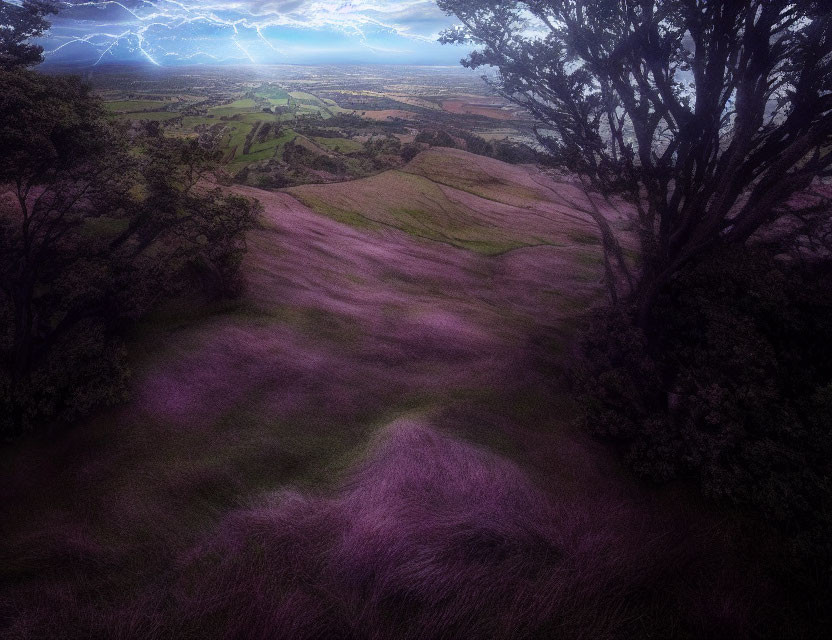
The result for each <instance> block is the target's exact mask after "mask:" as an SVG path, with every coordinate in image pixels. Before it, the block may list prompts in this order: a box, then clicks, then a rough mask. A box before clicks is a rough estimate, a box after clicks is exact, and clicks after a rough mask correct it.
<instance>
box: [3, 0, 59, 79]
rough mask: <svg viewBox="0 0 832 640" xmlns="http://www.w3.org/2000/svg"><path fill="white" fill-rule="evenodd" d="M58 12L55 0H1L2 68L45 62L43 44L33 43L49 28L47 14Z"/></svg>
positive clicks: (28, 65)
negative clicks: (16, 1)
mask: <svg viewBox="0 0 832 640" xmlns="http://www.w3.org/2000/svg"><path fill="white" fill-rule="evenodd" d="M55 13H58V5H57V4H56V3H55V2H52V1H51V0H23V2H22V3H21V4H19V5H17V4H12V3H11V2H7V1H6V0H0V69H12V68H15V67H30V66H32V65H35V64H38V63H39V62H42V61H43V47H41V46H38V45H36V44H31V43H29V40H30V39H31V38H37V37H38V36H41V35H43V33H44V32H45V31H47V30H48V29H49V22H48V21H47V20H46V16H48V15H51V14H55Z"/></svg>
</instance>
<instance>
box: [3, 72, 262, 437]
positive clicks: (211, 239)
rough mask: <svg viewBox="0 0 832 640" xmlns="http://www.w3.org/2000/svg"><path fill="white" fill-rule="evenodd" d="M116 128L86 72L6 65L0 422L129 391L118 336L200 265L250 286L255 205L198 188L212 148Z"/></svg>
mask: <svg viewBox="0 0 832 640" xmlns="http://www.w3.org/2000/svg"><path fill="white" fill-rule="evenodd" d="M148 131H149V133H147V132H136V131H131V133H132V134H133V136H134V139H133V145H134V151H132V152H131V151H129V150H128V140H127V134H128V132H126V131H124V130H121V129H119V128H116V127H114V126H111V125H110V123H109V121H108V120H107V119H106V117H105V116H104V112H103V110H102V107H101V105H100V103H99V101H98V100H97V99H96V98H95V97H94V96H92V95H91V94H90V92H89V90H88V89H87V88H86V87H85V86H83V85H82V84H81V83H80V82H79V81H78V80H77V79H76V78H65V77H64V78H50V77H47V76H43V75H39V74H35V73H31V72H27V71H13V72H0V147H2V148H3V149H4V154H3V156H2V158H0V319H2V321H3V324H2V330H0V402H2V410H0V415H2V421H1V422H0V431H2V432H4V433H5V434H9V433H18V432H20V431H22V430H26V429H30V428H33V427H34V426H36V425H37V424H41V423H42V422H43V421H45V420H46V419H48V418H52V417H57V416H60V417H62V418H67V419H71V418H73V417H75V416H76V415H77V414H79V413H81V412H83V411H86V410H88V409H90V408H92V406H94V405H96V404H98V403H99V402H100V401H105V400H106V401H114V400H116V399H118V398H119V397H120V396H121V392H122V390H123V381H124V379H125V375H126V372H125V365H124V358H123V349H122V348H121V347H120V346H119V341H118V339H117V334H118V332H119V330H120V329H121V327H123V325H124V323H125V321H127V320H130V319H135V318H137V317H139V316H140V315H141V314H143V313H145V312H146V311H147V310H148V309H150V308H151V307H152V306H153V305H154V304H155V303H156V302H157V301H158V300H159V299H160V298H161V296H163V295H164V294H166V293H171V292H173V291H175V290H176V288H177V287H182V286H184V284H185V281H184V278H185V274H186V273H188V272H194V271H195V272H197V273H198V274H199V275H200V277H201V279H202V281H203V282H208V283H210V285H211V287H212V289H213V290H214V291H216V292H217V293H218V294H219V293H228V292H232V291H233V290H234V289H235V287H237V286H239V283H238V282H237V278H238V276H237V268H238V266H239V263H240V259H241V257H242V253H243V251H244V249H245V244H244V242H245V237H244V233H245V231H246V230H247V229H248V228H250V227H251V226H252V224H253V222H254V216H255V215H256V207H255V206H254V205H253V204H252V203H250V202H249V201H247V200H245V199H243V198H239V197H235V196H227V195H224V194H223V193H222V192H221V191H220V190H208V189H207V188H205V187H203V186H202V185H201V184H200V181H201V180H202V178H203V177H204V176H205V174H206V172H207V171H208V170H209V169H210V167H211V160H212V154H213V152H211V151H207V150H205V149H203V148H202V147H201V146H200V145H199V143H198V142H197V141H182V140H175V139H168V138H165V137H163V136H162V135H160V134H159V130H158V127H156V128H155V129H154V128H152V127H150V128H148Z"/></svg>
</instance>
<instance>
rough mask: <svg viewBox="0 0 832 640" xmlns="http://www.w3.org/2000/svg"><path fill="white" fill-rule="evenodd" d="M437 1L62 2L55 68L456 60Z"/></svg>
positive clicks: (52, 57)
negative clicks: (444, 39)
mask: <svg viewBox="0 0 832 640" xmlns="http://www.w3.org/2000/svg"><path fill="white" fill-rule="evenodd" d="M450 24H452V19H451V18H448V17H447V16H445V15H444V14H443V13H442V12H441V11H440V10H439V9H437V7H436V5H435V3H434V1H433V0H237V1H234V2H219V1H216V0H203V1H196V0H183V1H178V0H153V1H149V0H122V1H119V2H115V1H103V2H85V1H79V0H73V1H69V2H62V3H61V12H60V14H59V15H58V16H56V17H53V19H52V30H51V32H50V33H49V37H48V38H46V39H45V40H43V41H42V43H41V44H43V46H44V48H45V50H46V52H47V60H48V61H50V62H60V63H68V62H78V63H82V64H105V63H112V62H127V61H136V62H143V63H146V64H149V65H160V66H173V65H177V64H188V63H191V64H193V63H205V64H210V63H234V64H281V63H288V64H314V63H337V62H344V63H389V64H447V65H454V64H456V63H457V62H458V61H459V59H460V57H462V54H463V53H464V52H463V51H461V50H460V49H458V48H456V47H448V46H442V45H439V44H438V43H437V42H436V38H437V35H438V33H439V32H440V31H441V30H442V29H443V28H445V27H447V26H448V25H450Z"/></svg>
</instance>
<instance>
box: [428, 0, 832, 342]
mask: <svg viewBox="0 0 832 640" xmlns="http://www.w3.org/2000/svg"><path fill="white" fill-rule="evenodd" d="M438 4H439V6H440V7H441V8H442V9H444V10H445V11H446V12H448V13H449V14H454V15H456V16H457V18H458V19H459V20H460V21H461V23H462V25H461V26H459V27H457V28H454V29H451V30H449V31H447V32H445V33H444V34H443V36H442V40H443V41H444V42H457V43H459V42H474V43H476V44H478V45H480V49H479V50H477V51H475V52H473V53H472V54H471V55H470V56H469V57H468V58H466V59H465V60H463V61H462V62H463V64H464V65H466V66H468V67H471V68H477V67H487V66H489V65H490V66H492V67H494V68H496V69H498V70H499V73H498V75H497V77H496V79H494V80H492V82H493V84H494V86H495V87H496V88H497V90H498V91H499V92H500V93H501V94H502V95H504V96H505V97H506V98H508V99H509V100H511V101H513V102H515V103H516V104H518V105H521V106H523V107H524V108H526V109H527V110H528V111H529V112H530V113H531V114H532V115H533V116H534V117H535V118H536V119H537V121H538V127H537V136H538V139H539V141H540V142H541V144H542V145H543V146H544V147H545V148H546V149H548V150H549V151H550V152H551V153H552V154H553V155H554V156H555V158H556V159H557V160H558V161H559V162H560V163H562V164H563V165H565V166H566V167H568V168H569V169H571V170H573V171H575V172H578V174H580V175H581V176H582V177H583V178H584V179H585V180H587V181H588V182H589V183H590V185H591V186H592V188H594V189H596V190H598V191H600V192H601V193H602V194H604V195H605V196H609V195H610V194H613V193H620V194H623V195H624V196H626V197H627V198H628V199H629V200H630V201H632V202H633V203H634V204H635V206H636V207H637V209H638V226H639V231H640V238H641V255H642V260H643V269H642V273H641V275H640V277H639V278H635V279H632V278H630V277H629V275H630V274H629V270H628V268H627V265H626V264H625V262H624V260H623V258H622V257H621V256H622V254H621V251H620V250H619V248H618V245H617V242H616V241H615V238H614V237H613V236H612V235H611V234H610V232H609V227H608V226H606V223H605V222H604V220H603V219H601V218H600V216H598V222H599V224H601V225H602V226H603V227H604V234H603V235H604V240H605V246H606V248H607V260H608V264H611V265H612V266H614V267H615V270H616V272H617V273H618V274H620V276H621V277H620V281H621V282H623V283H629V282H633V281H635V284H633V285H630V286H628V285H626V284H625V285H624V291H625V292H626V293H627V294H628V297H629V299H630V300H631V301H632V302H634V303H635V305H636V307H637V309H638V314H637V323H638V324H639V325H641V326H646V325H647V324H649V321H650V318H651V310H652V308H653V306H654V304H655V302H656V300H657V298H658V296H659V295H660V293H661V290H662V288H663V287H664V286H665V285H666V284H667V283H668V281H669V280H670V279H671V277H672V276H673V274H675V273H676V272H678V270H679V269H680V268H681V267H683V266H684V265H685V264H687V263H689V262H692V261H694V260H696V259H697V258H698V257H700V256H702V255H703V254H705V253H706V252H708V251H710V250H712V249H713V248H714V247H716V246H718V245H729V244H736V243H742V242H744V241H745V240H746V239H748V238H749V237H750V236H751V235H752V234H754V233H755V232H756V231H757V230H758V229H760V228H761V226H763V225H765V224H766V223H769V222H770V221H772V220H774V219H777V218H778V217H779V216H781V215H782V214H783V213H784V212H785V211H786V210H787V209H788V207H789V201H790V199H791V198H792V196H793V195H794V194H795V193H797V192H799V191H801V190H804V189H805V188H806V187H807V186H808V185H809V184H810V183H811V182H812V180H813V179H814V178H815V177H817V176H828V175H830V173H831V172H832V12H830V11H829V6H828V3H827V2H825V1H823V0H803V1H795V0H735V1H732V2H709V1H704V0H663V1H662V2H656V1H655V0H636V1H623V0H597V1H595V2H583V1H582V0H522V1H518V0H438Z"/></svg>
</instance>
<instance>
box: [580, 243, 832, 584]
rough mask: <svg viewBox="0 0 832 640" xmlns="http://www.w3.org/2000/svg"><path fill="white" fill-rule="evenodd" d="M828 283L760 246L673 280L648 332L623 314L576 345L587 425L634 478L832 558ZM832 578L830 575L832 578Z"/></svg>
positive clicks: (799, 550)
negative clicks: (760, 524)
mask: <svg viewBox="0 0 832 640" xmlns="http://www.w3.org/2000/svg"><path fill="white" fill-rule="evenodd" d="M830 294H832V277H830V273H829V270H828V266H825V267H818V266H815V267H812V268H798V267H796V266H789V265H784V264H782V263H778V261H776V260H775V259H774V258H773V256H772V255H770V254H768V253H766V252H763V251H761V250H751V249H741V250H733V251H732V252H731V253H724V254H721V255H715V256H710V257H709V258H708V259H707V260H705V261H703V262H701V263H700V264H698V265H697V266H695V267H692V268H689V269H687V270H686V271H684V272H683V273H682V274H680V276H679V277H678V278H676V279H675V280H674V281H673V282H672V284H671V286H670V287H668V289H667V291H666V292H665V294H664V295H663V297H662V298H661V299H660V301H659V303H658V306H657V309H656V312H655V317H654V321H653V326H654V327H655V330H654V332H653V334H651V336H650V340H649V341H648V339H647V336H645V335H644V333H642V332H641V331H639V330H637V329H635V328H633V325H632V323H630V322H628V321H627V319H626V318H622V317H620V316H618V317H615V316H612V317H611V316H607V317H604V318H599V319H598V320H597V321H596V323H595V324H594V326H593V328H592V329H591V330H589V331H588V332H587V333H586V335H585V336H584V337H583V340H582V349H583V355H584V360H583V363H582V365H581V366H580V367H579V369H578V373H577V381H578V384H579V386H580V388H581V389H582V391H583V394H582V397H583V404H584V419H585V421H586V423H587V426H590V427H592V428H593V429H594V430H595V431H596V432H597V433H599V434H601V435H603V436H605V437H609V438H612V439H614V440H615V441H617V442H618V443H620V445H621V446H622V447H623V450H624V452H625V456H626V459H627V461H628V463H629V464H630V466H631V467H632V468H633V469H634V470H635V471H636V472H637V473H638V474H639V475H641V476H642V477H645V478H649V479H651V480H653V481H659V482H665V481H668V480H673V479H678V478H690V479H694V480H695V481H696V483H697V484H698V485H699V486H700V487H701V489H702V491H703V492H704V493H705V494H706V495H708V496H711V497H714V498H716V499H718V500H720V501H723V502H726V503H729V504H733V505H737V506H740V507H742V508H744V509H747V510H750V511H751V512H753V513H756V514H758V515H759V516H761V517H762V518H764V519H765V520H767V521H768V522H770V523H772V524H774V525H775V526H776V527H777V528H778V529H779V530H780V531H781V532H783V533H785V534H786V536H787V537H788V539H789V541H790V543H791V547H792V551H794V552H796V554H797V555H798V556H800V557H801V558H803V559H804V560H810V559H811V560H814V561H817V560H822V561H823V562H825V563H826V564H824V565H822V566H825V567H826V571H828V568H829V566H830V565H829V561H830V559H832V545H830V540H832V429H830V425H832V295H830ZM828 577H829V576H827V577H826V579H828Z"/></svg>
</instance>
